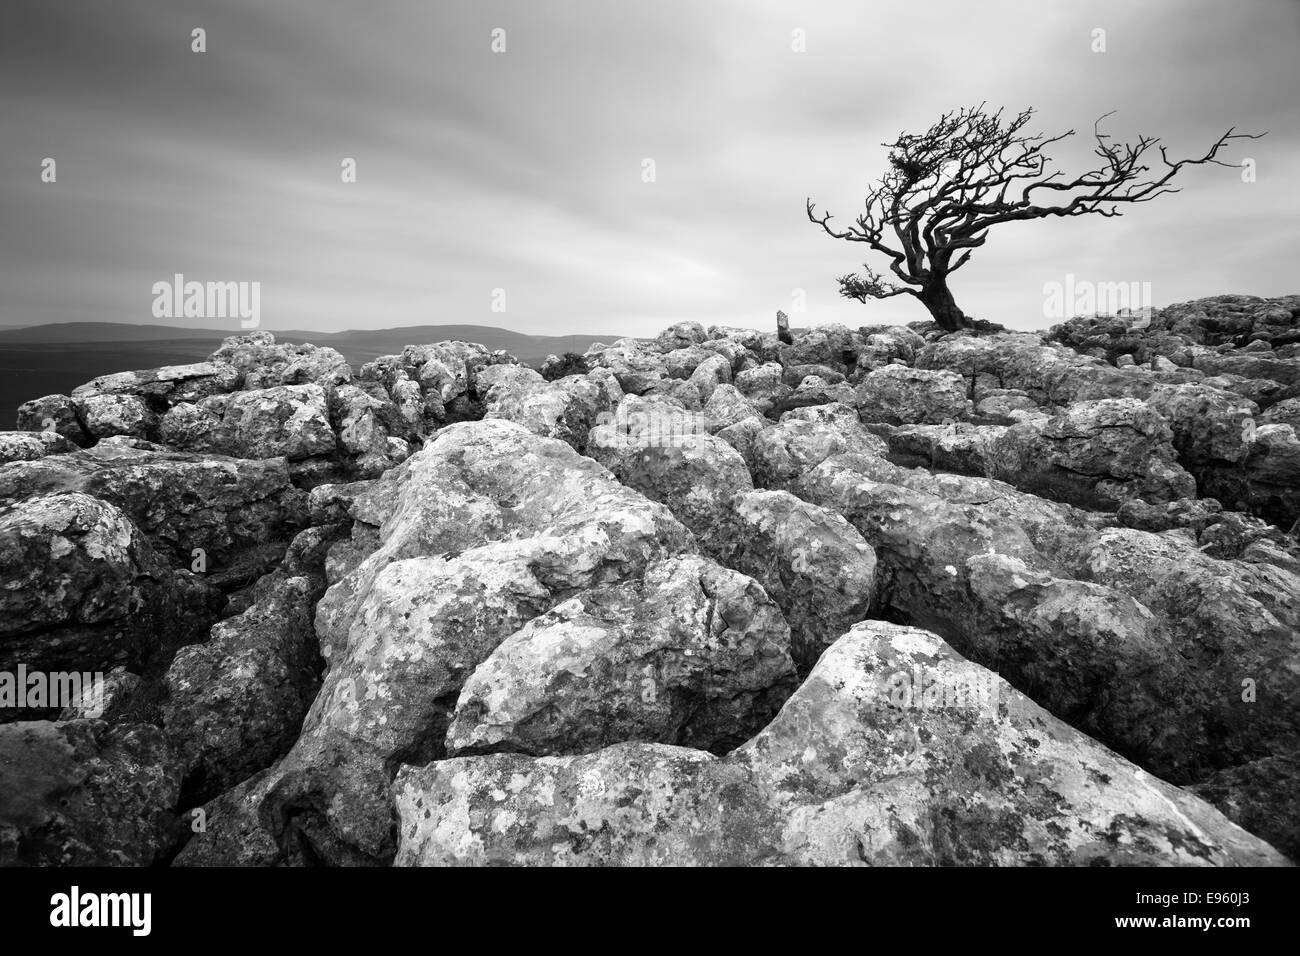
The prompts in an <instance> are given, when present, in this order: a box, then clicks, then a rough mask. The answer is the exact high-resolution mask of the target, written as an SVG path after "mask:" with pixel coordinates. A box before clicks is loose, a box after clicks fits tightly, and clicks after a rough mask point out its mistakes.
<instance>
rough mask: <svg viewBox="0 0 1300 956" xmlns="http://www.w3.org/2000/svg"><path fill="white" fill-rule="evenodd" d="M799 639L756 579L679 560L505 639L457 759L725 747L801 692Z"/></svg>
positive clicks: (459, 723)
mask: <svg viewBox="0 0 1300 956" xmlns="http://www.w3.org/2000/svg"><path fill="white" fill-rule="evenodd" d="M789 642H790V637H789V628H788V627H787V626H786V623H785V621H784V620H783V619H782V617H781V612H780V611H779V610H777V608H776V606H775V605H774V604H773V603H772V601H771V599H770V598H769V597H768V596H767V595H766V594H765V593H764V592H763V589H762V588H761V587H759V586H758V585H757V584H756V583H755V582H754V581H753V580H752V579H750V578H748V577H745V576H744V575H743V574H738V573H736V572H735V571H729V570H727V569H725V568H721V567H719V566H718V565H716V564H715V563H713V562H712V561H709V560H708V559H706V558H701V557H697V556H690V557H678V558H669V559H666V560H664V561H660V562H658V563H656V564H653V565H651V566H650V567H649V568H647V570H646V573H645V576H644V578H642V579H640V580H634V581H629V582H624V583H622V584H617V585H613V586H609V587H605V588H599V589H594V590H589V591H583V592H581V593H579V594H578V595H576V596H575V597H573V598H571V599H569V600H568V601H565V602H564V603H563V604H560V605H558V606H556V607H554V608H552V609H551V610H550V611H548V612H547V613H545V614H542V615H540V616H538V617H536V618H534V619H533V620H532V621H530V622H529V623H528V624H526V625H524V627H523V628H522V629H520V630H519V631H517V632H516V633H514V634H512V635H511V636H510V637H508V638H506V639H505V640H504V641H502V642H501V644H500V645H498V646H497V648H496V650H494V651H493V652H492V653H491V654H490V655H489V656H488V658H487V660H485V661H484V662H483V663H482V664H480V665H479V666H478V668H477V669H476V670H475V671H474V673H473V674H472V675H471V676H470V678H469V680H467V681H466V682H465V686H464V689H463V690H462V691H461V693H460V697H459V699H458V701H457V703H456V710H455V713H454V714H453V717H452V721H451V727H450V729H449V730H448V732H447V752H448V753H450V754H458V753H482V752H491V751H495V750H508V751H512V752H518V753H531V754H536V755H539V756H540V755H543V754H552V753H581V752H584V751H587V750H594V749H598V748H600V747H603V746H607V745H609V744H614V743H619V742H622V741H627V740H645V741H653V742H660V743H672V744H682V745H687V746H692V747H697V748H699V749H703V750H711V751H714V752H716V753H724V752H726V751H727V750H729V749H731V748H732V747H734V746H736V745H738V744H740V743H743V742H744V741H745V740H747V739H748V738H749V737H751V736H752V735H753V734H754V733H756V732H757V731H758V730H759V729H761V728H762V726H763V725H764V724H766V723H767V721H768V720H770V719H771V718H772V716H773V715H774V714H775V713H776V711H777V710H778V709H779V708H780V705H781V704H782V703H784V701H785V698H786V697H788V696H789V694H790V692H791V691H793V690H794V666H793V664H792V663H791V660H790V652H789Z"/></svg>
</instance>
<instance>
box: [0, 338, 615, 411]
mask: <svg viewBox="0 0 1300 956" xmlns="http://www.w3.org/2000/svg"><path fill="white" fill-rule="evenodd" d="M271 331H272V334H273V335H274V336H275V340H276V341H277V342H294V343H303V342H311V343H313V344H315V345H328V346H330V347H331V348H335V349H338V350H339V352H341V353H342V354H343V356H344V358H346V359H347V360H348V362H350V363H351V364H352V365H353V367H358V366H360V365H361V364H362V363H364V362H369V361H370V360H372V359H374V358H376V357H377V356H380V355H391V354H393V353H395V352H400V351H401V350H402V349H403V348H404V347H405V346H407V345H424V344H428V343H431V342H443V341H447V340H449V339H451V340H455V339H459V340H461V341H466V342H478V343H480V344H481V345H484V346H486V347H487V348H490V349H505V350H506V351H507V352H510V353H511V354H512V355H514V356H516V357H517V358H518V359H519V360H520V361H522V362H527V363H529V364H537V363H539V362H541V361H542V360H544V359H545V358H546V356H547V355H550V354H552V353H554V354H556V355H562V354H563V353H565V352H583V351H585V350H586V349H587V347H588V346H590V345H591V344H592V343H593V342H613V341H614V340H615V339H618V338H621V337H622V336H619V335H614V334H610V335H528V334H526V333H523V332H512V331H510V330H509V329H498V328H494V327H492V326H489V325H413V326H404V327H400V328H395V329H353V330H348V331H344V332H300V331H288V332H277V331H274V330H271ZM238 334H240V330H238V329H235V330H231V329H225V330H218V329H186V328H177V327H175V326H167V325H128V324H126V323H120V322H63V323H57V324H53V325H34V326H27V327H23V328H3V327H0V429H7V428H13V427H14V424H15V423H16V421H17V416H18V406H19V405H21V404H22V403H23V402H25V401H28V400H29V399H33V398H38V397H40V396H41V395H50V394H53V393H56V392H57V393H65V394H66V393H67V392H70V391H71V390H72V389H74V388H76V387H77V386H78V385H80V384H82V383H83V382H88V381H90V380H91V379H92V378H95V377H96V376H98V375H106V374H108V373H109V372H127V371H132V370H135V369H147V368H157V367H158V366H160V365H183V364H186V363H189V362H200V361H202V360H203V359H205V358H206V357H207V356H208V355H209V354H210V353H211V352H212V351H213V350H214V349H216V348H217V346H219V345H220V344H221V340H222V339H223V338H225V337H226V336H228V335H238Z"/></svg>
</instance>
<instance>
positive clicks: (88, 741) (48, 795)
mask: <svg viewBox="0 0 1300 956" xmlns="http://www.w3.org/2000/svg"><path fill="white" fill-rule="evenodd" d="M0 767H3V768H4V784H3V786H0V866H149V865H151V864H153V863H156V862H158V861H159V859H160V858H161V857H162V856H163V855H164V854H165V853H166V851H167V850H168V849H169V848H170V847H171V845H172V844H173V843H174V842H175V840H176V837H177V833H176V829H177V828H176V818H175V816H174V810H175V807H176V800H177V797H178V796H179V793H180V768H179V766H178V765H177V763H176V761H175V758H174V756H173V754H172V752H171V749H170V748H169V746H168V744H167V738H166V737H165V736H164V735H163V733H162V732H161V731H160V730H158V728H156V727H153V726H150V725H149V724H121V725H118V726H115V727H110V726H108V725H107V724H106V723H104V722H103V721H99V720H72V721H64V722H61V723H51V722H50V721H44V720H41V721H29V722H25V723H19V724H5V725H3V726H0Z"/></svg>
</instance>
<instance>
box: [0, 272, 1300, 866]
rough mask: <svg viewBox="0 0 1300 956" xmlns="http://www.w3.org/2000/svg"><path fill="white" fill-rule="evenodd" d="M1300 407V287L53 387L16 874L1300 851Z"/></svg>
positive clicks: (26, 490) (4, 516)
mask: <svg viewBox="0 0 1300 956" xmlns="http://www.w3.org/2000/svg"><path fill="white" fill-rule="evenodd" d="M1297 409H1300V296H1291V297H1285V298H1280V299H1260V298H1256V297H1250V296H1219V297H1215V298H1212V299H1203V300H1199V301H1197V302H1192V303H1184V304H1180V305H1175V306H1170V307H1169V308H1166V309H1162V310H1156V311H1155V312H1154V314H1153V315H1152V316H1151V320H1150V322H1149V323H1148V322H1145V321H1142V322H1139V321H1138V319H1137V317H1135V316H1126V315H1120V316H1109V317H1100V316H1099V317H1092V318H1082V319H1074V320H1071V321H1070V322H1067V323H1064V324H1062V325H1059V326H1057V327H1055V328H1053V329H1051V330H1049V331H1048V332H1046V333H1044V334H1036V333H1021V332H983V331H982V332H980V333H978V334H975V333H956V334H943V333H941V332H939V331H938V330H937V329H935V328H934V327H933V326H932V325H930V324H928V323H914V324H913V325H911V326H880V327H864V328H857V329H850V328H846V327H840V326H826V327H819V328H814V329H810V330H806V331H803V332H798V331H796V332H795V333H794V334H793V336H792V339H791V341H789V342H783V341H781V339H780V338H779V337H778V336H777V335H776V334H775V332H774V333H771V334H767V333H761V332H758V331H755V330H751V329H732V328H724V327H710V328H705V327H703V326H701V325H700V324H698V323H693V322H683V323H679V324H678V325H675V326H673V327H672V328H670V329H667V330H665V331H664V332H663V333H662V334H660V335H659V336H658V337H657V338H656V339H654V340H651V341H640V340H635V339H624V340H620V341H618V342H615V343H613V344H610V345H603V344H597V345H595V346H593V347H592V348H590V349H589V350H588V351H587V352H586V353H585V354H584V355H582V356H580V357H579V356H572V355H571V356H566V357H565V358H564V359H558V358H556V359H553V360H550V361H548V362H547V363H546V364H545V365H543V366H542V367H541V368H540V369H532V368H529V367H527V366H524V365H521V364H520V363H518V362H517V361H515V360H514V359H513V358H512V357H511V356H509V355H507V354H505V353H501V352H489V351H488V350H487V349H484V348H482V347H481V346H477V345H473V344H469V343H464V342H442V343H437V344H434V345H418V346H408V347H407V348H406V349H405V350H404V351H403V352H402V353H401V354H399V355H392V356H386V357H383V358H379V359H376V360H375V361H373V362H370V363H367V364H366V365H364V366H363V367H361V368H360V369H359V370H353V369H352V368H350V367H349V366H348V365H347V363H346V362H345V361H344V360H343V358H342V356H341V355H339V354H338V353H337V352H335V351H334V350H332V349H328V348H316V347H314V346H310V345H301V346H299V345H282V344H277V343H276V342H275V340H274V338H273V336H271V335H270V334H269V333H265V332H257V333H253V334H251V335H246V336H235V337H232V338H230V339H227V340H226V342H225V343H224V344H223V345H222V346H221V348H219V349H218V350H217V351H216V352H214V353H213V354H212V355H211V356H210V357H209V359H208V360H207V361H206V362H202V363H198V364H195V365H188V366H175V367H169V368H161V369H156V370H151V371H141V372H124V373H116V374H112V375H106V376H102V377H100V378H98V379H95V380H94V381H92V382H88V383H86V384H85V385H83V386H81V387H79V388H77V389H74V390H73V392H72V394H71V395H50V396H45V397H42V398H37V399H35V400H33V401H31V402H28V403H27V404H26V405H24V406H23V407H22V409H21V411H20V417H19V427H20V430H19V431H15V432H7V433H0V581H3V582H4V585H5V586H4V588H3V589H2V590H0V602H3V605H4V606H3V611H4V613H3V614H2V615H0V672H5V671H10V672H12V671H15V670H16V669H17V668H18V667H19V666H20V665H21V666H25V667H26V668H27V669H29V670H36V669H44V670H50V671H58V670H77V671H102V672H104V673H106V674H107V675H108V679H107V681H106V683H105V688H106V692H105V695H104V696H105V698H106V699H105V700H102V701H99V702H98V703H99V706H96V707H89V708H88V707H85V706H71V707H65V708H55V707H45V706H28V707H25V708H21V707H13V706H9V707H4V708H0V766H2V767H4V768H5V771H6V772H5V777H4V783H3V785H0V863H7V864H68V863H90V864H126V865H148V864H153V863H159V862H172V863H174V864H176V865H207V864H236V865H390V864H396V865H431V864H459V865H477V864H486V863H514V864H646V863H682V864H704V865H710V864H745V865H770V864H808V863H814V864H871V865H882V864H883V865H899V864H903V865H935V864H944V865H948V864H957V865H983V864H1004V865H1018V864H1055V865H1084V864H1086V865H1096V864H1103V865H1122V864H1133V863H1141V864H1173V865H1211V866H1214V865H1255V864H1283V863H1286V862H1287V857H1291V858H1295V857H1297V856H1300V817H1298V816H1297V812H1296V809H1295V794H1296V793H1297V792H1298V791H1300V788H1298V787H1297V783H1300V541H1298V540H1297V536H1296V535H1297V521H1298V519H1300V440H1298V439H1297V427H1300V412H1297ZM38 703H39V702H38Z"/></svg>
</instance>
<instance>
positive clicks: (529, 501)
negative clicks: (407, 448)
mask: <svg viewBox="0 0 1300 956" xmlns="http://www.w3.org/2000/svg"><path fill="white" fill-rule="evenodd" d="M349 507H350V510H351V511H352V512H353V514H354V515H355V516H356V517H357V518H358V520H359V521H360V522H361V523H364V524H369V525H372V526H374V527H377V528H379V534H378V542H379V543H378V544H377V546H376V547H375V548H374V550H372V551H370V552H369V553H368V554H367V555H366V556H365V557H364V558H363V559H362V560H360V562H359V563H356V564H354V565H348V564H345V565H343V566H342V567H348V568H349V570H347V571H346V573H345V575H344V576H343V577H342V578H341V579H338V580H335V581H333V582H332V583H331V586H330V588H329V590H328V591H327V592H326V594H325V596H324V597H323V598H322V599H321V601H320V603H319V604H318V605H317V608H316V633H317V636H318V638H319V640H320V646H321V652H322V654H323V656H324V657H325V659H326V661H327V668H328V669H327V672H326V674H325V677H324V683H323V685H322V687H321V690H320V692H319V694H318V695H317V697H316V700H315V702H314V703H313V705H312V707H311V710H310V711H309V713H308V715H307V717H306V719H305V721H304V724H303V730H302V734H301V735H300V737H299V738H298V741H297V742H296V743H295V744H294V746H293V748H292V749H291V750H290V752H289V753H288V754H287V755H286V756H285V757H284V758H283V759H282V760H281V761H279V763H277V764H276V765H275V766H274V767H273V768H271V770H270V771H269V772H268V773H266V774H265V775H264V776H263V777H261V778H259V780H258V782H257V783H256V784H255V785H252V790H251V791H250V792H246V793H245V794H244V795H243V796H242V797H241V798H240V801H239V803H238V805H239V806H248V805H250V804H251V805H255V806H256V807H257V808H258V809H257V814H258V816H259V818H260V819H262V820H265V821H268V823H267V826H269V827H270V830H269V831H268V833H269V837H268V838H269V839H271V840H272V842H274V843H275V844H276V845H277V846H280V847H282V848H285V852H286V853H289V854H290V856H292V853H296V852H298V851H292V852H291V850H292V847H294V846H302V847H307V848H308V849H306V850H303V851H302V852H303V853H305V854H306V855H307V856H308V857H309V858H314V859H317V860H323V861H325V862H334V863H372V864H373V863H376V862H383V861H385V860H387V859H390V858H391V856H392V854H393V852H394V850H395V846H394V845H393V843H392V830H391V817H390V815H389V814H390V810H389V807H390V806H391V804H390V800H391V797H390V794H389V784H390V780H391V768H392V767H394V766H395V762H397V761H399V760H402V759H415V760H428V759H436V758H438V757H440V756H442V754H443V747H444V739H445V737H446V733H447V727H448V724H449V721H450V716H451V713H452V712H453V710H454V708H455V706H456V702H457V699H458V697H459V695H460V692H461V689H462V687H463V685H464V683H465V681H466V680H467V679H468V678H469V677H470V675H471V674H473V672H474V671H475V670H476V669H477V667H478V666H479V665H480V664H482V663H483V662H484V661H485V660H487V659H488V657H489V656H490V655H491V654H492V653H493V651H494V650H495V649H496V648H497V647H498V646H499V645H500V644H501V642H502V641H504V640H506V639H507V638H508V637H509V636H510V635H511V634H514V633H515V632H517V631H519V630H520V629H521V628H522V627H524V625H526V624H527V623H528V622H529V621H531V620H532V619H533V618H535V617H537V616H538V615H539V614H543V613H545V612H546V611H548V610H550V609H552V608H554V607H555V606H556V605H558V604H560V603H562V602H563V601H564V600H567V599H568V598H570V597H571V596H573V595H574V594H577V593H579V592H581V591H584V590H587V589H591V588H599V587H602V586H605V585H611V584H615V583H617V582H620V581H624V580H633V579H636V578H638V577H640V576H641V575H643V574H644V573H645V570H646V568H647V567H648V566H650V565H651V564H653V563H654V562H656V561H659V560H662V559H664V558H668V557H672V556H673V555H677V554H683V553H690V552H691V551H693V550H694V541H693V539H692V538H691V535H690V533H689V532H688V531H686V529H685V528H683V527H682V526H681V524H680V523H678V522H677V520H676V519H674V518H673V517H672V515H671V513H670V512H669V511H668V510H667V509H666V508H664V507H663V506H662V505H658V504H654V503H652V502H650V501H648V500H647V499H645V498H644V497H642V496H641V495H640V494H638V493H636V492H635V491H632V490H631V489H628V488H626V487H624V486H622V485H620V484H619V483H617V482H616V481H614V480H613V478H612V477H611V476H610V474H609V472H608V471H607V470H605V469H604V468H603V467H601V466H600V465H598V464H597V463H595V462H594V461H591V460H590V459H586V458H583V457H581V456H579V455H578V454H577V453H576V452H574V450H573V449H572V448H571V447H569V446H568V445H566V444H564V443H563V442H560V441H558V440H555V439H547V438H541V437H539V436H536V435H533V434H532V433H530V432H529V431H528V430H527V429H525V428H523V427H522V426H520V425H517V424H514V423H512V422H507V421H503V420H499V419H494V420H487V421H482V422H476V423H472V424H469V423H465V424H457V425H452V426H448V427H446V428H444V429H442V430H441V431H439V432H438V434H437V436H436V438H435V439H434V440H433V441H432V442H430V443H429V444H428V445H427V446H426V447H425V448H424V449H423V450H421V451H420V452H419V453H417V454H416V455H413V456H412V457H411V458H409V459H408V460H407V461H406V462H404V463H403V464H401V465H399V466H398V467H397V468H394V469H393V470H391V471H389V472H387V473H386V474H385V475H384V476H383V477H382V478H380V479H377V480H376V481H375V482H373V483H372V484H371V487H370V488H369V489H368V490H367V491H366V492H365V493H363V494H362V495H360V496H359V497H357V498H356V499H355V500H353V502H352V503H351V505H350V506H349ZM228 819H229V820H230V821H231V823H230V827H231V829H230V830H229V831H228V832H227V831H214V830H213V828H212V826H211V825H210V826H209V832H208V834H207V836H206V838H205V840H204V842H203V844H202V845H203V847H205V849H203V850H202V851H200V850H198V849H196V850H195V851H194V852H195V853H199V852H202V853H203V854H205V855H214V854H215V855H216V856H218V857H220V856H222V855H223V854H226V855H228V854H230V853H233V852H234V851H233V850H232V849H231V848H230V841H232V840H241V839H246V838H247V837H246V831H247V826H248V823H247V818H246V816H244V815H241V814H231V815H229V817H228ZM241 821H242V822H241ZM241 834H242V835H241ZM221 846H224V847H225V848H226V849H220V847H221Z"/></svg>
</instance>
